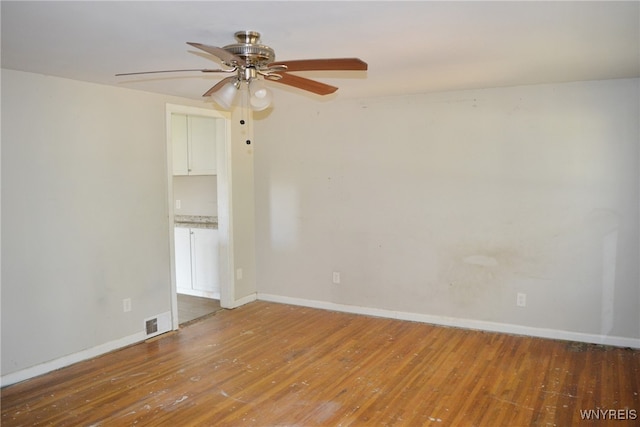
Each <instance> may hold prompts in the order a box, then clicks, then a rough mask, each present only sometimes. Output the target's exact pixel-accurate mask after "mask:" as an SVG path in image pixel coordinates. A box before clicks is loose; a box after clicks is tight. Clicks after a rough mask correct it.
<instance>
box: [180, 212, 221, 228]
mask: <svg viewBox="0 0 640 427" xmlns="http://www.w3.org/2000/svg"><path fill="white" fill-rule="evenodd" d="M173 222H174V225H175V226H176V227H185V228H218V217H217V216H206V215H175V216H174V218H173Z"/></svg>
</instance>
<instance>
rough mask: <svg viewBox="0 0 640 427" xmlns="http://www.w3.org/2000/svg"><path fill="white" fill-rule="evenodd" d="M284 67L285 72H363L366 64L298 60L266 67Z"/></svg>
mask: <svg viewBox="0 0 640 427" xmlns="http://www.w3.org/2000/svg"><path fill="white" fill-rule="evenodd" d="M279 65H285V66H286V67H287V71H364V70H366V69H367V67H368V66H367V63H366V62H364V61H362V60H361V59H358V58H332V59H300V60H295V61H278V62H272V63H271V64H269V65H267V67H273V66H279Z"/></svg>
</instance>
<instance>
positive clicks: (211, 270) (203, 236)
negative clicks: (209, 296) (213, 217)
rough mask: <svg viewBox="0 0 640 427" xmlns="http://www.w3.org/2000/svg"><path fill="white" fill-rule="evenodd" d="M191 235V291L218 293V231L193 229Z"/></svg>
mask: <svg viewBox="0 0 640 427" xmlns="http://www.w3.org/2000/svg"><path fill="white" fill-rule="evenodd" d="M191 231H192V232H193V234H192V235H191V239H192V245H193V246H192V248H193V252H192V253H193V256H192V263H193V289H195V290H199V291H208V292H213V293H219V292H220V286H219V284H218V230H215V229H211V228H194V229H192V230H191Z"/></svg>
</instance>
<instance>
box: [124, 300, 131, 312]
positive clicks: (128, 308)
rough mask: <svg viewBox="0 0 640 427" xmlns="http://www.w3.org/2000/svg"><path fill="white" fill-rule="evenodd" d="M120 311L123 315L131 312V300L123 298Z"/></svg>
mask: <svg viewBox="0 0 640 427" xmlns="http://www.w3.org/2000/svg"><path fill="white" fill-rule="evenodd" d="M122 311H124V312H125V313H128V312H130V311H131V298H125V299H123V300H122Z"/></svg>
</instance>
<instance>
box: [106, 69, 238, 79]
mask: <svg viewBox="0 0 640 427" xmlns="http://www.w3.org/2000/svg"><path fill="white" fill-rule="evenodd" d="M186 71H200V72H202V73H230V72H232V71H235V70H233V69H231V70H222V69H219V68H218V69H213V68H190V69H184V70H160V71H138V72H135V73H119V74H116V77H119V76H134V75H137V74H159V73H182V72H186Z"/></svg>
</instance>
